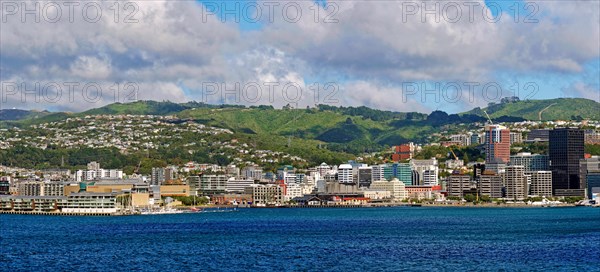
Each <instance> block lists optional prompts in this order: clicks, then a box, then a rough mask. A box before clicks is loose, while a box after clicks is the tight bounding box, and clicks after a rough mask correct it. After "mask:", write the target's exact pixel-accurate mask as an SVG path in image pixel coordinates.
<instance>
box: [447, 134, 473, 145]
mask: <svg viewBox="0 0 600 272" xmlns="http://www.w3.org/2000/svg"><path fill="white" fill-rule="evenodd" d="M449 138H450V141H451V142H456V143H460V145H461V146H469V145H471V135H468V134H454V135H450V137H449Z"/></svg>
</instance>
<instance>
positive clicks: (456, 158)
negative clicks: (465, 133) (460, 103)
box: [448, 147, 458, 161]
mask: <svg viewBox="0 0 600 272" xmlns="http://www.w3.org/2000/svg"><path fill="white" fill-rule="evenodd" d="M448 149H450V152H451V153H452V156H454V160H457V161H458V157H457V156H456V154H455V153H454V151H453V150H452V147H448Z"/></svg>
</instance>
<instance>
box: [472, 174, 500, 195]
mask: <svg viewBox="0 0 600 272" xmlns="http://www.w3.org/2000/svg"><path fill="white" fill-rule="evenodd" d="M477 179H478V181H479V182H478V188H479V194H480V195H485V196H489V197H490V198H501V197H502V176H500V175H498V174H496V173H494V172H491V171H486V172H483V174H481V175H479V176H478V177H477Z"/></svg>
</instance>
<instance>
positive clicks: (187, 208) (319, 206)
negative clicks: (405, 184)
mask: <svg viewBox="0 0 600 272" xmlns="http://www.w3.org/2000/svg"><path fill="white" fill-rule="evenodd" d="M394 207H407V208H421V207H427V208H475V209H479V208H515V209H522V208H576V207H591V208H598V207H600V206H577V205H575V204H566V203H565V204H556V205H551V206H542V205H527V204H500V205H498V204H478V205H472V204H470V205H466V204H458V205H457V204H408V203H388V204H379V205H306V206H298V205H284V206H274V207H255V206H244V207H239V206H218V207H215V206H208V207H197V208H201V209H219V208H224V209H233V208H235V209H280V208H293V209H352V208H354V209H357V208H361V209H362V208H364V209H369V208H394ZM192 208H193V207H180V208H177V209H178V210H182V211H183V210H185V211H187V210H191V209H192ZM199 213H202V212H199ZM5 214H6V215H45V216H90V217H112V216H131V215H139V214H137V213H123V212H117V213H66V212H60V211H52V212H38V211H0V215H5Z"/></svg>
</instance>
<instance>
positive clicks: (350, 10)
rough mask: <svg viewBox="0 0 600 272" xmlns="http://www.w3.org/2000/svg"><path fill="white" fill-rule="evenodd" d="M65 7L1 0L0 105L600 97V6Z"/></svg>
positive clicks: (379, 103)
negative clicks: (146, 101)
mask: <svg viewBox="0 0 600 272" xmlns="http://www.w3.org/2000/svg"><path fill="white" fill-rule="evenodd" d="M35 3H37V5H36V4H35ZM57 3H58V4H57ZM74 3H75V4H73V6H68V5H65V4H64V3H63V2H54V1H37V2H32V1H19V2H11V1H2V3H1V4H0V9H1V15H2V18H1V20H0V81H1V84H2V86H1V87H2V89H1V93H0V108H20V109H35V110H44V109H47V110H51V111H82V110H87V109H90V108H97V107H100V106H103V105H106V104H110V103H114V102H130V101H135V100H157V101H172V102H186V101H191V100H194V101H199V102H206V103H215V104H217V103H228V104H244V105H259V104H263V105H273V106H275V107H278V108H279V107H282V106H284V105H287V104H290V105H291V106H294V107H300V108H304V107H307V106H314V105H315V104H331V105H337V106H368V107H371V108H376V109H382V110H392V111H419V112H425V113H427V112H431V111H433V110H443V111H446V112H450V113H457V112H463V111H467V110H469V109H472V108H474V107H485V106H486V105H488V103H497V102H499V101H500V99H501V98H502V97H507V96H518V97H520V98H521V99H549V98H559V97H581V98H588V99H593V100H596V101H600V1H539V2H533V1H532V2H524V1H469V2H464V1H455V2H454V1H438V2H436V1H426V2H420V1H392V0H376V1H338V2H333V1H310V0H307V1H270V0H269V1H233V0H229V1H211V0H202V1H161V0H156V1H102V2H89V1H82V2H77V1H75V2H74Z"/></svg>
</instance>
